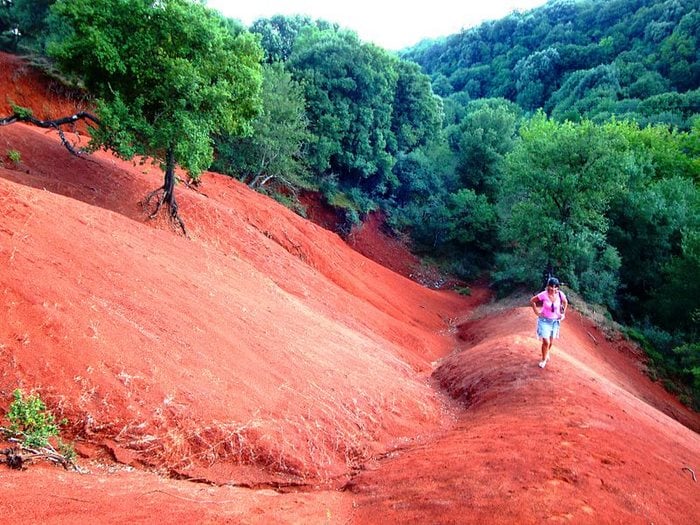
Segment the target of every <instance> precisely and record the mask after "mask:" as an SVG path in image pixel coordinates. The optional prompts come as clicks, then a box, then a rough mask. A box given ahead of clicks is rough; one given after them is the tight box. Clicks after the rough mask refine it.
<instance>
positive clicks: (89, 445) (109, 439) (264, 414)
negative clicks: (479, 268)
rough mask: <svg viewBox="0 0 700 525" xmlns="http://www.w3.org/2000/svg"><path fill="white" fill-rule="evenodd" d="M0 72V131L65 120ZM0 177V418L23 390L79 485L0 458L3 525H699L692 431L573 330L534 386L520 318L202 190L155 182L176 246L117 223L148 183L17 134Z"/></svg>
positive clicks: (520, 313) (267, 208)
mask: <svg viewBox="0 0 700 525" xmlns="http://www.w3.org/2000/svg"><path fill="white" fill-rule="evenodd" d="M0 72H2V73H3V74H2V76H0V116H3V115H6V114H8V113H9V105H8V98H9V97H8V95H7V94H8V93H13V95H12V97H18V95H17V94H21V95H22V96H23V97H25V98H24V99H23V100H24V102H20V101H19V100H17V99H15V100H14V102H16V103H19V104H21V105H26V106H29V105H32V104H37V105H40V106H41V107H44V108H46V110H47V113H46V114H45V115H41V116H45V117H58V116H63V115H64V114H68V113H71V112H73V111H74V109H69V108H66V107H59V106H58V105H53V104H54V101H52V100H51V99H50V98H48V95H47V94H46V93H47V88H46V83H45V81H44V80H42V78H41V77H40V76H37V75H36V74H35V73H34V72H32V70H31V69H30V68H27V67H25V66H23V65H22V63H21V62H19V61H17V59H14V58H12V57H8V56H7V55H2V54H0ZM37 113H38V112H37ZM73 138H75V137H74V136H73ZM11 151H16V152H19V155H20V157H21V160H20V161H19V163H15V162H13V161H12V160H10V158H9V156H8V152H11ZM0 158H2V160H3V163H2V165H0V217H2V218H1V219H0V264H1V267H2V272H0V407H2V408H3V409H4V408H6V407H7V405H9V403H10V401H11V393H12V391H13V390H14V389H15V388H22V389H23V390H24V391H25V392H30V391H35V392H38V393H40V394H41V396H42V398H43V399H44V400H46V401H47V403H48V405H49V407H50V408H51V410H52V411H53V412H54V413H55V414H56V415H57V416H58V417H66V418H67V419H68V420H69V422H70V424H69V427H68V428H67V429H66V430H65V431H64V433H63V436H64V438H68V439H70V440H74V441H75V443H76V448H77V450H78V452H79V453H80V455H81V457H80V459H79V461H78V462H79V464H80V465H81V466H82V467H83V468H84V469H85V470H86V471H87V472H85V473H77V472H72V471H64V470H61V469H60V468H58V467H53V466H49V465H45V464H41V463H35V464H32V465H30V466H29V468H27V469H26V470H23V471H15V470H10V469H9V468H7V467H6V466H4V465H0V483H2V486H3V496H2V497H3V510H2V513H3V519H4V520H5V521H8V522H14V523H38V522H42V523H75V522H79V521H82V520H84V519H85V518H86V517H89V519H90V520H91V521H92V522H95V523H150V522H153V521H154V520H156V519H157V520H159V521H161V522H164V523H194V522H197V523H347V522H352V523H406V522H417V523H484V522H495V523H506V522H508V523H512V522H517V523H539V522H543V521H549V520H555V521H572V522H574V523H613V522H625V523H649V522H653V523H692V522H698V521H700V497H698V496H699V495H700V492H699V490H698V484H697V482H694V481H693V479H692V477H691V474H692V473H691V471H690V470H685V469H684V468H689V469H692V470H693V471H694V472H698V470H697V469H698V468H700V465H699V464H698V463H697V462H698V458H700V436H699V435H698V434H697V431H698V430H699V429H700V417H698V414H696V413H692V412H690V411H688V410H687V409H686V408H685V407H683V406H682V405H681V404H680V403H678V402H677V401H676V400H675V399H673V398H672V397H671V396H670V395H669V394H667V393H666V392H665V391H664V390H663V389H662V388H661V387H660V386H659V385H657V384H654V383H652V382H651V381H649V379H648V378H647V377H646V376H645V375H644V374H643V372H642V369H643V366H642V364H641V362H640V360H639V356H638V355H637V354H636V353H635V352H634V351H633V349H632V348H631V347H630V346H629V344H628V343H626V342H625V341H623V340H620V339H612V340H608V339H607V338H606V337H605V336H604V335H603V334H601V333H600V332H599V331H598V330H597V328H596V327H595V326H593V324H592V323H591V321H589V320H587V319H585V318H583V317H582V316H580V315H579V314H578V313H575V312H574V313H573V314H572V315H571V316H570V317H569V319H568V320H567V321H566V323H565V326H564V329H563V338H562V340H561V341H560V342H559V343H558V345H557V349H556V353H555V355H554V357H553V360H552V362H551V363H550V365H548V367H547V368H546V369H545V370H541V369H539V368H538V367H537V361H538V359H537V357H538V356H537V353H538V351H537V347H538V343H537V341H536V339H535V338H534V337H533V334H532V331H533V324H534V319H533V316H532V313H531V312H530V311H529V310H527V309H526V308H524V307H521V306H519V305H515V306H507V305H505V304H492V303H489V294H488V291H487V290H486V289H485V288H483V287H481V286H475V287H474V290H473V294H472V296H470V297H466V298H465V297H461V296H458V295H457V294H455V293H453V292H448V291H435V290H430V289H427V288H424V287H421V286H420V285H418V284H416V283H415V282H413V281H411V280H409V279H407V278H405V277H403V276H401V275H399V274H398V273H395V272H393V271H391V270H389V269H387V268H385V267H384V266H381V265H380V264H378V263H376V262H374V261H372V260H371V259H369V258H367V257H365V256H363V255H361V254H360V253H358V252H357V251H355V250H353V249H351V248H350V247H348V245H347V244H346V243H345V242H344V241H343V240H342V239H340V238H339V237H338V236H337V235H335V234H334V233H332V232H329V231H327V230H325V229H323V228H321V227H319V226H317V225H315V224H313V223H311V222H309V221H306V220H304V219H302V218H300V217H298V216H297V215H295V214H293V213H292V212H290V211H288V210H286V209H285V208H283V207H281V206H279V205H278V204H276V203H275V202H273V201H271V200H270V199H268V198H266V197H264V196H261V195H259V194H256V193H254V192H251V191H250V190H249V189H248V188H247V187H245V186H243V185H241V184H239V183H237V182H236V181H234V180H231V179H229V178H227V177H223V176H220V175H217V174H213V173H207V174H205V175H204V177H203V185H202V187H201V188H200V189H199V191H194V190H191V189H189V188H187V187H184V186H180V187H178V194H177V196H178V199H179V203H180V212H181V214H182V216H183V218H184V219H185V221H186V224H187V228H188V232H189V233H190V236H189V238H185V237H183V236H181V235H178V233H177V232H176V231H175V230H174V229H173V228H172V227H171V226H170V225H169V224H167V222H166V221H164V220H162V219H158V220H149V219H148V218H147V210H144V209H143V208H142V206H141V205H140V200H141V199H143V197H144V196H145V195H146V194H147V193H148V191H150V190H152V189H154V188H156V187H158V186H159V185H160V183H161V175H160V173H159V171H158V170H157V169H155V168H153V167H152V166H150V165H149V164H146V165H134V164H131V163H126V162H123V161H120V160H118V159H116V158H114V157H113V156H112V155H110V154H108V153H105V152H99V153H97V154H94V155H92V156H90V157H89V158H76V157H72V156H70V155H69V154H68V152H67V151H66V150H65V149H64V148H63V147H62V146H61V144H60V142H59V140H58V137H57V135H56V133H55V132H46V131H45V130H39V129H36V128H32V127H29V126H25V125H23V124H14V125H11V126H6V127H0ZM378 249H381V247H376V248H375V250H378ZM375 258H377V259H380V258H381V257H380V256H377V257H375ZM478 305H486V306H484V307H481V308H477V306H478ZM594 339H595V341H594Z"/></svg>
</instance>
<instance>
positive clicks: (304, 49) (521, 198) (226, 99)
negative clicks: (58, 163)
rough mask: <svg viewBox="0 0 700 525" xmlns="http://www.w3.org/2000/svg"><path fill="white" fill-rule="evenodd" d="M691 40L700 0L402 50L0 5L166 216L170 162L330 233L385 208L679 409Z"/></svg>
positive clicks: (440, 251) (695, 249) (131, 7)
mask: <svg viewBox="0 0 700 525" xmlns="http://www.w3.org/2000/svg"><path fill="white" fill-rule="evenodd" d="M698 35H700V1H699V0H657V1H651V0H552V1H550V2H549V3H547V4H546V5H544V6H543V7H541V8H538V9H534V10H531V11H528V12H522V13H521V12H514V13H512V14H510V15H509V16H507V17H505V18H503V19H501V20H497V21H492V22H487V23H484V24H482V25H480V26H478V27H475V28H471V29H468V30H463V31H462V32H460V33H458V34H454V35H451V36H448V37H445V38H441V39H438V40H428V41H423V42H420V43H418V44H416V45H415V46H414V47H412V48H409V49H405V50H403V51H401V52H399V53H393V52H389V51H386V50H384V49H381V48H379V47H377V46H375V45H373V44H369V43H365V42H363V41H361V40H360V39H359V38H358V36H357V35H356V34H355V33H354V32H352V31H350V30H347V29H345V28H343V27H341V26H339V25H338V24H336V23H333V22H330V21H323V20H312V19H311V18H308V17H304V16H295V17H283V16H275V17H272V18H268V19H260V20H256V21H255V22H254V23H253V24H252V25H251V26H250V27H246V26H244V25H243V24H242V23H240V22H239V21H237V20H234V19H228V18H225V17H223V16H222V15H221V14H219V13H218V12H216V11H213V10H210V9H208V8H207V7H206V5H205V3H203V2H197V1H192V0H159V1H157V2H153V1H149V0H90V1H88V0H55V1H52V0H0V49H2V50H4V51H6V52H10V53H17V54H22V55H24V56H28V57H31V59H32V60H34V61H35V62H36V63H40V64H43V65H44V67H45V68H47V70H50V71H52V74H54V75H56V76H59V77H61V78H63V79H65V80H66V81H70V82H72V83H74V84H75V85H77V86H80V87H81V88H82V89H83V90H85V93H86V96H88V97H89V98H90V100H91V101H92V104H93V106H94V107H95V108H96V113H97V115H98V117H99V120H100V126H98V127H96V129H94V131H93V134H92V147H93V148H108V149H110V150H112V151H114V152H115V153H116V154H117V155H120V156H122V157H123V158H133V157H134V156H140V155H147V156H150V157H153V158H155V159H157V160H158V161H159V162H161V164H162V166H163V171H164V185H163V188H161V189H162V196H161V197H159V199H160V200H159V203H158V207H160V206H161V205H164V206H166V207H167V208H168V209H169V210H170V212H171V215H172V217H174V218H176V219H180V218H179V216H178V214H177V204H176V200H175V182H176V181H175V178H174V176H173V169H174V166H176V165H177V166H180V167H182V168H184V169H185V170H187V172H188V173H189V176H190V177H191V179H192V181H196V180H197V179H198V177H199V174H200V173H201V172H202V171H203V170H205V169H212V170H215V171H218V172H220V173H225V174H227V175H230V176H232V177H235V178H237V179H239V180H241V181H244V182H245V183H246V184H248V185H249V186H251V187H252V188H255V189H256V190H258V191H261V192H264V193H267V194H269V195H271V196H273V197H274V198H276V199H278V200H280V201H281V202H283V203H285V204H286V205H288V206H289V207H291V208H293V209H295V210H296V211H297V212H298V213H300V214H302V215H303V214H304V209H303V206H302V205H301V204H300V201H299V198H298V197H299V195H300V193H301V192H303V191H314V192H320V193H321V194H322V195H323V196H324V198H325V199H326V201H327V202H328V203H329V204H330V205H332V206H335V207H336V208H337V209H339V210H342V213H343V214H344V216H345V218H346V224H345V226H344V232H345V233H347V232H348V231H349V229H350V228H351V227H352V226H353V225H355V224H358V223H359V222H361V221H362V219H363V217H364V216H365V215H366V214H367V213H369V212H372V211H376V210H381V212H383V214H384V215H385V216H386V218H387V222H388V224H389V226H390V227H391V228H392V229H393V230H394V231H395V232H396V233H397V234H401V235H403V236H407V237H408V238H410V240H411V244H412V247H413V249H414V251H415V252H416V253H418V254H420V255H421V256H423V257H425V258H427V259H429V260H430V261H431V262H433V263H435V264H439V265H440V266H441V267H442V268H443V269H444V270H445V271H446V272H449V273H451V274H452V275H456V276H458V277H460V278H462V279H464V280H469V279H474V278H477V277H480V278H488V279H489V281H490V282H491V283H492V286H493V287H494V289H496V290H497V291H498V293H500V294H502V295H505V294H508V293H512V292H514V291H516V290H527V291H531V292H534V291H537V290H538V289H539V288H540V286H541V284H542V273H543V269H545V268H546V267H547V266H548V265H551V266H552V267H553V268H554V271H555V273H556V275H557V276H558V277H559V278H560V279H561V280H562V281H563V282H564V283H565V285H566V286H567V287H568V288H569V289H571V290H573V291H575V292H576V293H577V294H579V295H580V296H581V297H582V298H583V299H585V300H586V301H588V302H590V303H594V304H596V305H600V306H601V307H604V308H605V309H606V311H607V312H608V313H609V315H610V317H611V318H613V319H615V320H616V321H618V322H620V323H622V324H623V325H624V326H626V327H627V328H626V331H627V334H628V335H629V336H630V337H632V338H634V339H636V340H637V341H639V342H640V344H641V345H642V346H643V347H644V348H645V350H646V352H647V353H648V355H649V357H650V359H651V362H652V364H653V370H654V374H655V375H656V376H657V377H659V378H660V379H661V380H663V381H664V383H665V384H666V386H667V387H668V388H670V389H673V390H674V391H675V392H676V393H678V394H679V395H680V396H681V399H682V400H684V402H686V403H688V404H693V405H694V406H695V408H696V409H698V408H700V342H699V340H698V330H699V328H700V300H699V299H698V297H700V279H699V278H698V277H699V276H700V231H699V229H698V223H699V222H700V194H699V193H698V179H699V176H700V117H699V114H700V43H699V42H698V38H699V36H698ZM30 110H31V108H17V111H30ZM182 220H184V222H186V220H187V218H186V217H183V218H182ZM183 230H184V225H183ZM341 233H343V232H341Z"/></svg>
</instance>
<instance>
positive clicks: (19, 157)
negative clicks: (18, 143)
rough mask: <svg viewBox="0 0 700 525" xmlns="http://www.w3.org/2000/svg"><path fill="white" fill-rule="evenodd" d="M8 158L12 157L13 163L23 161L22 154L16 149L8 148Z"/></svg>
mask: <svg viewBox="0 0 700 525" xmlns="http://www.w3.org/2000/svg"><path fill="white" fill-rule="evenodd" d="M7 158H8V159H10V161H11V162H12V163H13V164H19V163H20V162H22V154H21V153H20V152H19V151H17V150H16V149H10V150H7Z"/></svg>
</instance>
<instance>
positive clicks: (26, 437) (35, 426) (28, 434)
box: [7, 389, 58, 448]
mask: <svg viewBox="0 0 700 525" xmlns="http://www.w3.org/2000/svg"><path fill="white" fill-rule="evenodd" d="M12 396H13V397H14V401H13V402H12V403H11V404H10V410H9V411H8V412H7V419H8V420H9V422H10V428H9V431H10V434H12V435H13V437H18V438H21V439H22V441H23V442H24V445H26V446H27V447H32V448H38V447H45V446H47V445H48V444H49V438H51V437H55V436H57V435H58V425H57V423H56V421H55V419H54V417H53V414H51V413H50V412H47V410H46V405H45V404H44V402H43V401H42V400H41V398H40V397H39V396H38V395H37V394H31V395H29V396H27V397H26V398H25V397H23V396H22V391H21V390H19V389H17V390H15V391H14V392H13V393H12Z"/></svg>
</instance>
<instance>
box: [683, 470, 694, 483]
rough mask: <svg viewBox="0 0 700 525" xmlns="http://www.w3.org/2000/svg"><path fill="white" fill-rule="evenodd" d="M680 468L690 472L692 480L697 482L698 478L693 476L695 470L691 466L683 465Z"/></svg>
mask: <svg viewBox="0 0 700 525" xmlns="http://www.w3.org/2000/svg"><path fill="white" fill-rule="evenodd" d="M681 470H687V471H688V472H690V475H691V476H693V481H695V482H696V483H697V481H698V478H696V477H695V471H694V470H693V469H692V468H690V467H683V468H682V469H681Z"/></svg>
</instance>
